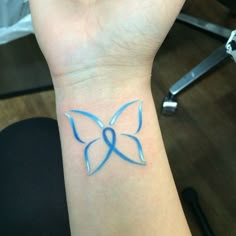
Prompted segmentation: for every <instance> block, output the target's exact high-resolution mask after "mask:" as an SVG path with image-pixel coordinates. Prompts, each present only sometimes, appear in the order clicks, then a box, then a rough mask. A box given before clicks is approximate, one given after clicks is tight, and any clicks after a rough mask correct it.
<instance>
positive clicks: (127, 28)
mask: <svg viewBox="0 0 236 236" xmlns="http://www.w3.org/2000/svg"><path fill="white" fill-rule="evenodd" d="M182 5H183V0H167V1H161V0H147V1H137V0H121V1H117V0H116V1H114V0H103V1H102V0H101V1H99V0H98V1H96V0H93V1H85V0H84V1H79V0H73V1H72V0H70V1H69V0H40V1H38V0H30V6H31V11H32V16H33V24H34V27H35V32H36V37H37V40H38V42H39V45H40V47H41V49H42V52H43V54H44V55H45V58H46V60H47V62H48V65H49V68H50V71H51V75H52V78H53V84H54V88H55V93H56V103H57V117H58V123H59V129H60V137H61V143H62V151H63V166H64V177H65V186H66V195H67V203H68V211H69V219H70V228H71V234H72V236H77V235H82V236H91V235H96V236H118V235H119V236H120V235H122V236H139V235H140V236H141V235H159V236H173V235H175V236H190V235H191V234H190V231H189V228H188V225H187V222H186V219H185V217H184V214H183V210H182V207H181V204H180V201H179V197H178V194H177V191H176V188H175V184H174V181H173V177H172V174H171V170H170V167H169V164H168V159H167V156H166V152H165V148H164V145H163V140H162V137H161V132H160V127H159V124H158V119H157V115H156V111H155V106H154V103H153V98H152V94H151V89H150V79H151V69H152V63H153V59H154V57H155V55H156V52H157V51H158V49H159V47H160V46H161V44H162V42H163V40H164V39H165V37H166V35H167V33H168V31H169V29H170V27H171V26H172V24H173V22H174V20H175V18H176V16H177V14H178V13H179V11H180V9H181V7H182ZM159 69H161V68H159ZM137 99H138V100H140V101H143V127H142V130H140V132H139V133H138V134H137V137H138V138H139V140H140V142H141V143H142V147H143V152H144V156H145V160H146V162H147V164H146V165H145V166H136V165H132V164H129V163H128V162H125V161H124V160H122V159H121V158H117V157H116V155H115V154H112V156H111V158H110V160H109V161H108V162H107V163H106V164H105V165H104V167H103V168H102V169H101V170H99V172H98V173H96V174H95V175H93V176H88V175H87V173H86V168H85V163H84V158H83V150H84V146H83V145H81V143H79V142H77V141H76V139H75V137H74V136H73V133H72V130H71V126H70V124H69V122H68V119H67V117H66V116H65V115H64V113H65V112H68V111H69V110H71V109H79V110H84V111H88V112H91V113H93V114H96V115H97V116H99V118H100V119H101V120H102V121H104V122H105V123H108V121H109V119H110V118H111V116H112V115H113V114H114V112H115V111H117V109H118V108H120V107H121V106H122V105H123V104H125V103H127V102H129V101H132V100H137ZM135 109H136V108H135V106H134V108H131V109H130V110H128V111H127V112H126V113H124V116H123V118H122V119H121V120H120V122H119V124H117V126H116V127H115V129H116V131H117V132H118V131H119V130H133V129H135V127H136V125H137V124H136V123H135V122H133V120H134V117H135V116H134V115H133V114H134V112H135ZM76 122H77V124H79V128H80V130H79V132H80V135H81V137H82V136H83V137H85V139H90V138H91V137H93V136H94V135H95V133H96V134H97V132H98V130H97V127H96V126H95V125H94V123H92V122H89V121H88V120H86V119H85V118H84V117H79V118H78V120H77V121H76ZM119 147H122V151H124V152H125V153H128V154H129V156H133V155H135V153H136V152H137V150H135V148H134V146H132V145H131V144H130V143H128V142H124V141H122V140H120V141H119ZM97 148H98V149H97V151H95V152H94V153H93V156H94V158H95V159H96V158H97V159H99V158H101V156H102V155H104V154H105V153H106V152H107V146H106V145H104V144H101V145H100V146H99V147H97ZM98 150H99V151H98Z"/></svg>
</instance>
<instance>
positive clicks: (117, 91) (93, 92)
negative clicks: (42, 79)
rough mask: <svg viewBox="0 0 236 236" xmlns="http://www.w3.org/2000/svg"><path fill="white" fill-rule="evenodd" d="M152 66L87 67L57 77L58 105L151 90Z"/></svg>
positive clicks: (55, 83)
mask: <svg viewBox="0 0 236 236" xmlns="http://www.w3.org/2000/svg"><path fill="white" fill-rule="evenodd" d="M151 70H152V66H151V65H149V66H146V65H145V66H142V67H141V66H140V67H130V66H119V67H118V66H110V67H108V66H107V67H103V68H102V67H100V68H96V67H94V68H87V69H85V68H84V69H82V70H79V71H76V72H73V73H68V74H63V75H60V76H57V77H55V76H54V77H53V83H54V88H55V94H56V102H57V105H63V104H64V103H68V102H73V101H75V100H77V101H85V102H86V101H87V102H94V101H95V100H96V101H98V100H103V99H106V100H109V99H110V100H111V99H114V98H115V99H117V98H118V97H122V96H126V95H127V94H130V95H131V94H133V96H136V95H138V94H140V93H145V92H147V91H149V90H150V79H151Z"/></svg>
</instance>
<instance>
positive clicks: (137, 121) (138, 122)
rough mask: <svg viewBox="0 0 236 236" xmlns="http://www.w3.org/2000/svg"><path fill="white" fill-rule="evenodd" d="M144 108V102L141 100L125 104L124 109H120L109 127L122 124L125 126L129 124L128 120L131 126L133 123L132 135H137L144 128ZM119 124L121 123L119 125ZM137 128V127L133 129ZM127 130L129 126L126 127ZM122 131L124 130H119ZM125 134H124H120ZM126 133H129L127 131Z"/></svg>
mask: <svg viewBox="0 0 236 236" xmlns="http://www.w3.org/2000/svg"><path fill="white" fill-rule="evenodd" d="M134 105H136V107H135V106H134ZM142 107H143V102H141V101H139V100H134V101H131V102H128V103H126V104H124V105H123V106H122V107H120V108H119V109H118V110H117V112H115V114H114V115H113V116H112V118H111V120H110V122H109V125H111V126H114V125H116V126H122V124H125V123H126V122H127V119H128V120H129V124H130V123H131V125H130V126H132V127H131V128H130V131H131V130H132V129H134V130H133V131H131V132H130V133H134V134H137V133H138V132H139V131H140V130H141V128H142V123H143V118H142ZM131 112H132V114H130V113H131ZM130 117H131V122H130ZM118 123H121V125H119V124H118ZM133 126H135V127H133ZM126 128H127V126H126ZM119 129H120V130H121V131H122V128H119ZM120 133H123V132H120ZM125 133H128V132H127V130H126V131H125Z"/></svg>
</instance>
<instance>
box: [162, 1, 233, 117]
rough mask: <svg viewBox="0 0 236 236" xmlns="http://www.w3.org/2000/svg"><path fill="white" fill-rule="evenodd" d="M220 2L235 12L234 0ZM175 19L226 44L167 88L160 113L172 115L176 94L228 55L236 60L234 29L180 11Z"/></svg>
mask: <svg viewBox="0 0 236 236" xmlns="http://www.w3.org/2000/svg"><path fill="white" fill-rule="evenodd" d="M219 1H220V2H221V3H222V4H224V5H225V6H227V7H228V8H230V10H231V11H232V12H233V13H236V1H235V0H219ZM177 20H178V21H180V22H184V23H187V24H190V25H192V26H195V27H197V28H200V29H202V30H205V31H207V32H211V33H213V34H215V35H218V36H220V37H223V38H224V39H226V40H228V41H227V43H226V44H224V45H222V46H220V47H219V48H217V49H216V50H215V51H213V52H212V53H211V54H210V55H209V56H208V57H207V58H206V59H204V60H203V61H202V62H201V63H200V64H198V65H197V66H196V67H194V68H193V69H192V70H191V71H189V72H188V73H187V74H186V75H184V76H183V77H182V78H180V79H179V80H178V81H177V82H176V83H175V84H173V85H172V86H171V87H170V88H169V94H168V95H167V96H166V97H165V98H164V100H163V103H162V114H164V115H172V114H174V113H175V112H176V110H177V108H178V101H177V98H176V97H177V95H178V94H180V93H181V92H182V91H183V90H184V89H186V88H187V87H188V86H189V85H191V84H193V83H194V82H195V81H197V80H198V79H200V78H201V76H202V75H204V74H205V73H207V72H208V71H209V70H211V69H212V68H214V67H215V66H217V65H218V64H219V63H221V62H222V61H224V60H225V59H226V58H228V57H232V58H233V60H234V61H235V62H236V30H231V29H227V28H225V27H222V26H220V25H217V24H213V23H210V22H207V21H205V20H202V19H199V18H196V17H193V16H189V15H186V14H184V13H180V14H179V16H178V17H177Z"/></svg>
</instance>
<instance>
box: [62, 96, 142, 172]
mask: <svg viewBox="0 0 236 236" xmlns="http://www.w3.org/2000/svg"><path fill="white" fill-rule="evenodd" d="M135 103H139V106H138V127H137V130H136V132H135V133H134V134H126V133H121V134H118V135H117V133H116V131H115V130H114V128H113V126H114V124H115V123H116V121H117V119H118V118H119V117H120V116H121V115H122V113H123V111H125V110H126V109H127V108H128V107H129V106H131V105H133V104H135ZM142 104H143V103H142V102H140V101H138V100H135V101H131V102H128V103H126V104H124V105H123V106H122V107H121V108H120V109H118V111H117V112H115V114H114V115H113V116H112V118H111V120H110V122H109V125H108V126H106V125H105V124H104V123H103V122H102V121H101V120H100V119H99V118H98V117H97V116H95V115H93V114H91V113H89V112H87V111H82V110H70V112H71V113H76V114H80V115H82V116H84V117H87V118H89V119H90V120H92V121H93V122H95V123H96V124H97V125H98V127H99V128H101V137H100V138H96V139H93V140H92V141H90V142H85V141H84V140H83V139H81V137H80V136H79V134H78V132H77V130H76V126H75V121H74V119H73V117H72V116H71V115H70V114H69V113H65V115H66V116H67V117H68V119H69V122H70V125H71V128H72V131H73V134H74V137H75V138H76V140H77V141H78V142H80V143H81V144H83V145H85V148H84V159H85V164H86V167H87V174H88V175H93V174H95V173H96V172H98V171H99V170H100V169H101V168H102V167H103V166H104V164H105V163H106V162H107V161H108V159H109V158H110V157H111V155H112V154H113V153H114V154H116V156H118V157H120V158H121V159H123V160H125V161H127V162H129V163H131V164H136V165H145V164H146V161H145V159H144V155H143V149H142V145H141V143H140V141H139V139H138V138H137V137H136V136H135V134H137V133H138V132H139V131H140V130H141V128H142ZM117 136H119V138H120V137H122V136H125V137H128V138H129V139H130V140H131V141H133V142H134V143H135V144H136V147H137V150H138V157H139V159H140V161H134V160H132V158H131V157H128V156H126V155H125V154H124V153H122V151H121V150H119V149H118V148H117V145H116V143H117V138H118V137H117ZM99 141H102V142H104V143H105V145H106V146H107V148H108V151H107V153H106V155H105V157H104V159H103V160H102V161H101V163H100V164H99V165H98V166H97V167H96V168H94V169H93V170H92V168H91V157H90V155H89V151H90V149H92V148H93V145H94V144H95V143H97V142H99Z"/></svg>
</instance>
